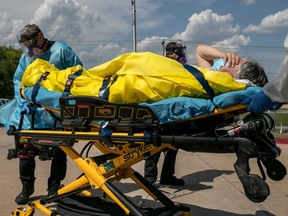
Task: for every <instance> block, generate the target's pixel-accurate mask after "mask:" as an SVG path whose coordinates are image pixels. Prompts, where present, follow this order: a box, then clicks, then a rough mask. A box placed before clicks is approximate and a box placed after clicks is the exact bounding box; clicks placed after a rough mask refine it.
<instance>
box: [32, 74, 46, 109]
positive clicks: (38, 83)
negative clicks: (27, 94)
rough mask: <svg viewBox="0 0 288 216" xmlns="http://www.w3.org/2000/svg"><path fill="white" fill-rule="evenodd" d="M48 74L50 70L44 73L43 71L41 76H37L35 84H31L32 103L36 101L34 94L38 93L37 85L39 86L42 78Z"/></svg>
mask: <svg viewBox="0 0 288 216" xmlns="http://www.w3.org/2000/svg"><path fill="white" fill-rule="evenodd" d="M49 74H50V72H48V71H46V72H45V73H43V74H42V75H41V77H40V78H39V80H38V81H37V82H36V84H35V85H34V86H33V89H32V96H31V100H32V101H33V103H36V96H37V94H38V91H39V87H40V84H41V82H42V81H43V80H45V79H46V77H47V76H48V75H49Z"/></svg>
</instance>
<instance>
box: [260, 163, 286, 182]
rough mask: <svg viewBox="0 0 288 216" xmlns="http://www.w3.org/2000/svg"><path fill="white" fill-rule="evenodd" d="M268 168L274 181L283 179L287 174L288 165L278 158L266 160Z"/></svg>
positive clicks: (268, 172)
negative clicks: (287, 167)
mask: <svg viewBox="0 0 288 216" xmlns="http://www.w3.org/2000/svg"><path fill="white" fill-rule="evenodd" d="M265 165H266V168H267V175H268V176H269V178H270V179H272V180H274V181H281V180H282V179H283V178H284V177H285V176H286V175H287V170H286V167H285V166H284V165H283V164H282V163H281V162H280V161H278V160H271V161H266V162H265Z"/></svg>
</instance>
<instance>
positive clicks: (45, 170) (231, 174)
mask: <svg viewBox="0 0 288 216" xmlns="http://www.w3.org/2000/svg"><path fill="white" fill-rule="evenodd" d="M0 140H1V145H0V164H1V169H0V175H1V180H0V181H1V184H0V187H1V188H0V189H1V193H0V215H1V216H2V215H3V216H6V215H11V212H12V211H13V210H14V209H15V208H16V207H18V206H17V205H16V204H15V202H14V199H15V196H16V195H17V194H18V193H19V192H20V190H21V185H20V180H19V178H18V159H14V160H7V159H6V156H7V149H8V148H13V145H14V142H13V137H9V136H7V135H6V133H5V130H4V128H0ZM77 145H79V147H80V145H81V143H78V144H77ZM279 146H280V147H281V149H282V154H281V156H280V157H279V159H280V161H281V162H282V163H284V165H285V166H286V167H288V145H286V144H281V145H279ZM68 160H69V159H68ZM162 160H163V155H162V156H161V159H160V163H159V169H161V165H162ZM235 160H236V156H235V155H234V154H209V153H192V152H185V151H182V150H180V151H179V154H178V157H177V162H176V176H177V177H181V178H183V179H184V180H185V182H186V185H185V186H183V187H167V186H162V185H161V186H160V185H159V184H158V183H157V186H158V187H159V188H160V190H161V191H163V192H164V193H165V194H166V195H167V196H168V197H170V198H171V199H172V200H173V201H174V202H179V203H182V204H185V205H187V206H189V207H190V208H191V213H192V215H193V216H210V215H211V216H215V215H216V216H238V215H239V216H240V215H241V216H242V215H244V216H252V215H257V216H271V215H275V216H287V215H288V178H287V177H286V178H285V179H284V180H282V181H279V182H275V181H272V180H270V179H267V183H268V184H269V186H270V196H269V197H268V198H267V199H266V200H265V201H264V202H262V203H253V202H251V201H250V200H248V199H247V198H246V196H245V195H244V192H243V188H242V185H241V183H240V181H239V179H238V178H237V176H236V174H235V171H234V168H233V164H234V162H235ZM68 167H69V169H68V172H67V177H66V179H65V180H64V184H66V183H69V182H70V181H72V180H74V179H75V178H76V177H78V176H79V174H80V171H79V170H78V168H77V167H76V166H75V165H74V164H73V162H71V161H70V160H69V164H68ZM133 168H134V169H136V170H137V171H138V172H140V173H141V174H143V162H140V163H138V164H136V165H134V166H133ZM49 170H50V162H49V161H37V169H36V176H37V179H36V188H35V189H36V191H35V193H34V195H33V196H39V195H45V194H46V187H47V186H46V185H47V178H48V176H49ZM251 173H259V171H258V168H257V167H256V161H253V160H251ZM116 185H117V186H118V187H119V189H121V190H122V191H123V192H124V193H125V194H127V196H128V197H130V198H131V199H132V200H133V201H135V202H136V203H138V202H139V201H141V202H142V203H143V204H144V205H147V206H153V205H157V203H156V202H155V201H152V200H151V197H149V196H148V195H147V194H146V193H145V192H143V191H142V190H141V189H139V188H138V187H136V185H135V184H133V183H132V182H131V181H130V180H123V181H121V182H118V183H116ZM35 215H36V216H38V215H39V216H40V215H42V214H40V213H39V212H37V213H35Z"/></svg>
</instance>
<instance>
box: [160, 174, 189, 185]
mask: <svg viewBox="0 0 288 216" xmlns="http://www.w3.org/2000/svg"><path fill="white" fill-rule="evenodd" d="M160 184H163V185H176V186H182V185H184V184H185V181H184V180H183V179H178V178H176V177H175V176H171V177H169V178H165V179H161V180H160Z"/></svg>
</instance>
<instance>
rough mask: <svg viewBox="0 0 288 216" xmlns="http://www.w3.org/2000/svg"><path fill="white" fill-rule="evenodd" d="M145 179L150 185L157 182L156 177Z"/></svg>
mask: <svg viewBox="0 0 288 216" xmlns="http://www.w3.org/2000/svg"><path fill="white" fill-rule="evenodd" d="M145 179H146V180H147V181H148V182H149V183H150V184H152V185H155V183H156V181H157V177H154V178H153V177H145Z"/></svg>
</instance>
